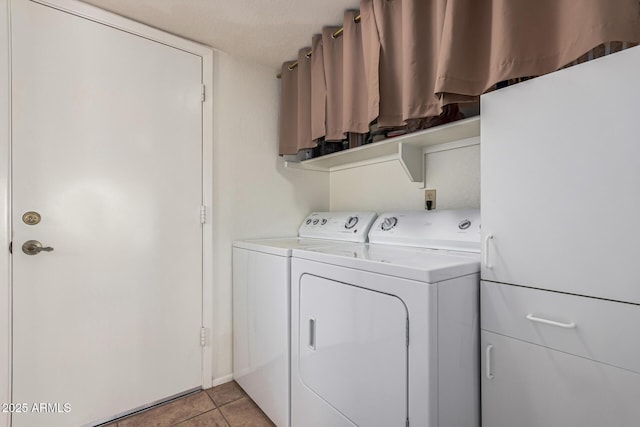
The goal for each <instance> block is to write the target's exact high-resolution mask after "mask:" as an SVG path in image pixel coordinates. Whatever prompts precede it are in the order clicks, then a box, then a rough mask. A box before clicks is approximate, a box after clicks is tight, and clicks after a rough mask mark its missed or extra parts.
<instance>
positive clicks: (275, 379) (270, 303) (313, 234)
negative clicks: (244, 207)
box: [233, 212, 376, 427]
mask: <svg viewBox="0 0 640 427" xmlns="http://www.w3.org/2000/svg"><path fill="white" fill-rule="evenodd" d="M375 219H376V214H375V213H374V212H314V213H312V214H310V215H309V216H308V217H307V218H305V220H304V221H303V223H302V225H301V226H300V229H299V231H298V237H289V238H275V239H256V240H244V241H237V242H234V244H233V370H234V379H235V380H236V381H237V382H238V384H240V386H241V387H242V388H243V389H244V390H245V391H246V392H247V393H248V394H249V396H251V398H252V399H253V400H254V401H255V402H256V403H257V404H258V406H260V408H261V409H262V410H263V411H264V412H265V414H267V416H269V418H271V420H272V421H273V422H274V423H275V424H276V425H278V426H279V427H286V426H289V417H290V410H289V405H290V398H289V368H290V363H289V354H290V350H289V343H290V336H289V335H290V325H289V319H290V277H291V276H290V266H291V258H290V257H291V251H292V249H294V248H312V247H326V246H336V245H340V244H347V242H348V243H351V244H352V243H353V242H365V241H366V239H367V233H368V232H369V228H370V227H371V225H372V224H373V222H374V220H375Z"/></svg>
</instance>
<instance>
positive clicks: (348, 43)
mask: <svg viewBox="0 0 640 427" xmlns="http://www.w3.org/2000/svg"><path fill="white" fill-rule="evenodd" d="M358 15H359V12H358V11H347V12H345V13H344V22H343V28H344V31H343V33H342V38H343V85H342V87H343V96H342V130H343V132H354V133H367V132H369V122H370V121H371V120H369V112H368V108H367V106H368V94H367V80H366V76H365V62H364V54H363V43H362V27H361V25H360V24H359V23H356V22H355V18H356V16H358Z"/></svg>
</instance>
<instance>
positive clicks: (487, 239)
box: [482, 234, 493, 268]
mask: <svg viewBox="0 0 640 427" xmlns="http://www.w3.org/2000/svg"><path fill="white" fill-rule="evenodd" d="M491 240H493V234H487V235H486V236H484V245H483V246H484V247H483V248H482V263H483V264H484V266H485V267H486V268H493V266H492V265H491V264H490V263H489V246H490V245H489V243H490V242H491Z"/></svg>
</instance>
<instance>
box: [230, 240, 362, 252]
mask: <svg viewBox="0 0 640 427" xmlns="http://www.w3.org/2000/svg"><path fill="white" fill-rule="evenodd" d="M351 244H353V243H351V242H341V241H336V240H327V239H305V238H300V237H280V238H267V239H251V240H236V241H235V242H233V247H234V248H241V249H248V250H251V251H257V252H263V253H266V254H271V255H278V256H291V250H292V249H309V248H319V247H327V246H337V245H351Z"/></svg>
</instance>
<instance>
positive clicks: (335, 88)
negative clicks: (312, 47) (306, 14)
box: [322, 27, 345, 141]
mask: <svg viewBox="0 0 640 427" xmlns="http://www.w3.org/2000/svg"><path fill="white" fill-rule="evenodd" d="M338 29H339V27H325V28H323V29H322V57H323V59H324V75H325V81H326V82H327V118H326V127H327V134H326V135H325V139H326V140H327V141H341V140H343V139H344V137H345V135H344V130H343V128H342V84H343V81H342V70H343V63H342V62H343V55H342V53H343V48H342V37H336V38H333V37H332V36H333V33H335V32H336V31H337V30H338Z"/></svg>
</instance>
